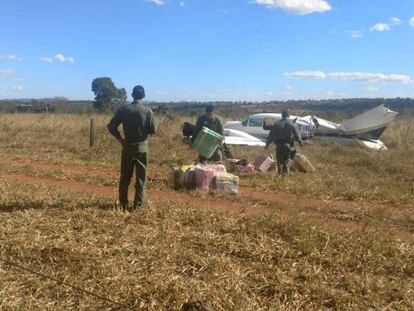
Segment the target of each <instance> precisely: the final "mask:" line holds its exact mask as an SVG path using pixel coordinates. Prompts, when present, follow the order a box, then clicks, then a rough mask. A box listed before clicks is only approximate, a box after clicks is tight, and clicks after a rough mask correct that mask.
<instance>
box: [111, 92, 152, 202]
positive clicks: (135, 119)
mask: <svg viewBox="0 0 414 311" xmlns="http://www.w3.org/2000/svg"><path fill="white" fill-rule="evenodd" d="M132 98H133V99H134V101H133V102H132V103H131V104H130V105H125V106H122V107H121V108H119V110H118V111H117V112H116V113H115V115H114V117H113V118H112V120H111V121H110V122H109V124H108V126H107V127H108V130H109V132H110V133H111V134H112V135H113V136H114V137H115V138H116V139H117V140H118V141H119V143H120V144H121V145H122V157H121V178H120V181H119V202H120V204H121V207H122V209H124V210H126V209H128V187H129V185H130V183H131V178H132V174H133V172H134V167H135V178H136V184H135V199H134V204H133V206H132V208H134V209H135V208H139V207H141V205H142V204H143V203H144V202H145V200H146V183H147V165H148V135H151V134H154V133H155V132H156V131H157V124H156V120H155V117H154V113H153V112H152V110H151V109H149V108H148V107H145V106H144V102H143V99H144V98H145V90H144V88H143V87H142V86H140V85H137V86H136V87H134V90H133V91H132ZM121 123H122V126H123V128H124V135H125V138H122V136H121V133H120V132H119V130H118V126H119V125H120V124H121Z"/></svg>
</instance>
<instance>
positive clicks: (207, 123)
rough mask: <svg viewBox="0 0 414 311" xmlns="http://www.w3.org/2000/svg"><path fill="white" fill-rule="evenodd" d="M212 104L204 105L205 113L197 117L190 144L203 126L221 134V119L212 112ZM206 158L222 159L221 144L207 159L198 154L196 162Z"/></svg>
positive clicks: (203, 160)
mask: <svg viewBox="0 0 414 311" xmlns="http://www.w3.org/2000/svg"><path fill="white" fill-rule="evenodd" d="M213 111H214V106H213V105H208V106H207V107H206V113H205V114H203V115H202V116H200V117H198V119H197V123H196V125H195V129H194V132H193V136H192V138H191V144H193V143H194V141H195V140H196V138H197V135H198V133H199V132H200V131H201V130H202V128H203V127H206V128H209V129H210V130H212V131H214V132H216V133H218V134H220V135H223V120H222V119H221V118H220V117H219V116H218V115H216V114H214V113H213ZM207 160H213V161H216V162H218V161H222V160H223V154H222V146H220V147H219V148H218V149H217V150H216V152H215V153H214V154H213V156H212V157H211V159H207V158H206V157H204V156H202V155H201V154H200V155H199V156H198V159H197V162H199V163H204V162H206V161H207Z"/></svg>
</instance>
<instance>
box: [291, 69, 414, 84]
mask: <svg viewBox="0 0 414 311" xmlns="http://www.w3.org/2000/svg"><path fill="white" fill-rule="evenodd" d="M285 76H286V77H288V78H305V79H319V80H322V79H331V80H345V81H364V82H369V83H383V82H399V83H402V84H410V83H413V82H414V81H413V79H412V78H411V77H410V76H407V75H401V74H384V73H371V72H329V73H325V72H323V71H296V72H290V73H289V72H286V73H285Z"/></svg>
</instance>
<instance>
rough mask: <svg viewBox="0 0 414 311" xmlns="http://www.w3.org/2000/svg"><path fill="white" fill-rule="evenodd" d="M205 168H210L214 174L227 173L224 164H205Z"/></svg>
mask: <svg viewBox="0 0 414 311" xmlns="http://www.w3.org/2000/svg"><path fill="white" fill-rule="evenodd" d="M203 167H205V168H211V169H212V170H214V171H215V172H221V173H227V170H226V166H225V165H224V164H205V165H203Z"/></svg>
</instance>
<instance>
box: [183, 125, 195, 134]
mask: <svg viewBox="0 0 414 311" xmlns="http://www.w3.org/2000/svg"><path fill="white" fill-rule="evenodd" d="M194 130H195V126H194V125H193V124H191V123H189V122H184V125H183V136H184V137H190V136H193V133H194Z"/></svg>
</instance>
